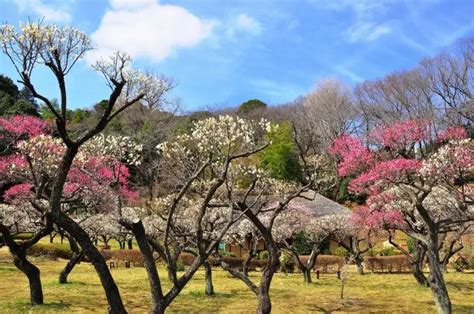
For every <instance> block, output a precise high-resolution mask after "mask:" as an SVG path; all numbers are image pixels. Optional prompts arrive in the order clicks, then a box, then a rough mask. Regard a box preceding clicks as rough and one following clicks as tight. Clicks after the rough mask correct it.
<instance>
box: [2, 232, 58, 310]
mask: <svg viewBox="0 0 474 314" xmlns="http://www.w3.org/2000/svg"><path fill="white" fill-rule="evenodd" d="M47 224H48V225H49V227H46V228H45V229H43V230H41V231H39V232H38V233H36V234H35V236H33V238H31V239H30V240H29V241H30V242H28V243H27V242H23V243H20V244H18V243H16V242H15V240H14V239H13V237H12V235H11V233H10V231H9V229H8V228H7V227H6V226H4V225H2V224H1V223H0V233H1V234H2V235H3V241H4V242H5V244H6V245H7V246H8V248H9V249H10V253H11V254H12V256H13V263H14V264H15V266H16V267H17V268H18V269H19V270H21V271H22V272H23V273H24V274H25V275H26V277H27V278H28V282H29V285H30V302H31V304H43V288H42V286H41V277H40V270H39V269H38V267H36V266H35V265H33V264H32V263H30V262H29V261H28V259H27V258H26V250H27V249H28V248H29V247H31V246H32V245H33V244H35V243H37V242H38V241H39V240H40V239H41V238H42V237H44V236H46V235H47V234H48V233H49V232H50V228H51V225H50V224H49V223H47Z"/></svg>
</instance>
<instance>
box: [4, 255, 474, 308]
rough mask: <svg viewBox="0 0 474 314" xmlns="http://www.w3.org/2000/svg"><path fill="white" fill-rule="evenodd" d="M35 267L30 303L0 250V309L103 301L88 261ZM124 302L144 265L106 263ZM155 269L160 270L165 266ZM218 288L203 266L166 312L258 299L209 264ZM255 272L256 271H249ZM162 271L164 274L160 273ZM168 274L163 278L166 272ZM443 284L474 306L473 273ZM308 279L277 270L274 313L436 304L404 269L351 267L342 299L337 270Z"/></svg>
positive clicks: (144, 288) (145, 300)
mask: <svg viewBox="0 0 474 314" xmlns="http://www.w3.org/2000/svg"><path fill="white" fill-rule="evenodd" d="M35 264H36V265H38V267H39V268H40V269H41V273H42V280H43V287H44V295H45V305H42V306H31V305H29V304H28V296H29V291H28V284H27V279H26V277H25V276H24V275H23V274H22V273H20V272H19V271H18V270H17V269H16V268H15V267H14V265H13V264H12V262H11V258H10V256H9V253H8V251H7V249H6V248H2V249H0V312H1V313H65V312H68V313H70V312H76V313H77V312H80V313H90V312H102V313H104V312H105V311H106V308H107V304H106V301H105V297H104V294H103V291H102V287H101V285H100V283H99V280H98V278H97V276H96V274H95V271H94V269H93V267H92V266H91V265H90V264H87V263H82V264H80V265H78V266H77V268H76V269H75V270H74V271H73V272H72V274H71V275H70V283H69V284H65V285H60V284H58V281H57V277H58V274H59V271H60V270H61V268H62V267H63V265H64V264H65V261H64V260H59V261H41V260H35ZM112 273H113V276H114V278H115V280H116V282H117V284H118V286H119V288H120V291H121V294H122V298H123V300H124V303H125V306H126V307H127V309H128V310H129V312H131V313H145V312H147V310H148V309H149V306H150V298H149V290H148V281H147V278H146V274H145V270H144V269H143V268H130V269H126V268H118V269H113V270H112ZM161 274H164V272H163V270H162V272H161ZM213 275H214V287H215V289H216V292H217V294H216V295H215V296H213V297H208V296H205V295H204V293H203V290H204V273H203V272H202V271H201V272H199V273H197V275H196V277H195V278H194V279H193V280H192V282H191V283H190V284H189V285H188V286H187V287H186V289H185V290H184V291H183V293H182V294H181V295H180V296H179V297H178V298H177V299H176V300H175V302H174V303H173V304H172V306H171V307H170V312H201V313H202V312H226V313H230V312H232V313H248V312H253V311H254V309H255V305H256V299H255V296H254V295H253V294H251V293H250V291H249V290H248V289H247V288H246V287H245V286H244V284H243V283H241V282H240V281H238V280H236V279H233V278H232V277H230V276H229V275H228V274H227V273H226V272H224V271H222V270H219V269H216V270H215V271H214V274H213ZM258 275H259V274H258V273H254V276H255V278H257V276H258ZM163 277H166V276H163ZM165 280H166V279H165ZM446 280H447V282H448V286H449V287H448V288H449V291H450V295H451V298H452V301H453V304H454V313H474V274H460V273H454V272H451V273H448V274H447V275H446ZM315 281H316V282H315V283H313V284H310V285H306V284H304V283H303V282H302V277H301V274H290V275H284V274H281V273H278V274H277V275H276V277H275V279H274V281H273V283H272V290H271V296H272V301H273V308H274V312H275V313H290V312H291V313H309V312H325V313H329V312H333V311H334V312H338V313H344V312H357V311H359V312H363V313H367V312H372V313H377V312H378V313H432V312H434V303H433V301H432V299H431V292H430V290H429V289H425V288H422V287H420V286H418V285H417V284H416V283H415V280H414V279H413V278H412V277H411V275H409V274H386V275H380V274H367V275H365V276H359V275H357V274H355V273H351V275H350V278H349V282H348V284H347V288H346V293H345V295H346V297H345V298H344V299H343V300H341V299H340V297H339V294H340V282H339V281H338V280H337V278H336V276H335V275H331V274H327V275H322V277H321V279H320V280H315Z"/></svg>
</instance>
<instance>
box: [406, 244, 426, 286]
mask: <svg viewBox="0 0 474 314" xmlns="http://www.w3.org/2000/svg"><path fill="white" fill-rule="evenodd" d="M418 242H419V241H417V243H416V247H415V252H414V253H415V254H414V256H413V259H412V260H411V261H410V264H411V271H412V273H413V276H414V277H415V279H416V281H417V282H418V283H419V284H420V285H422V286H425V287H429V286H430V283H429V281H428V278H426V276H425V274H424V273H423V263H424V261H425V256H426V249H425V248H424V247H423V246H422V245H421V244H420V243H418Z"/></svg>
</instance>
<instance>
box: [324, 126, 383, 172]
mask: <svg viewBox="0 0 474 314" xmlns="http://www.w3.org/2000/svg"><path fill="white" fill-rule="evenodd" d="M328 153H329V154H331V155H334V156H337V157H338V158H339V159H340V163H339V168H338V172H339V175H340V176H350V175H353V174H355V173H357V172H360V171H363V170H365V169H367V168H368V167H369V166H370V165H371V164H372V162H373V159H374V154H373V153H372V152H371V151H369V150H368V149H367V148H366V147H365V146H364V144H363V143H362V141H360V140H359V139H358V138H356V137H353V136H350V135H342V136H341V137H339V138H338V139H336V140H335V141H334V142H333V143H332V144H331V145H330V146H329V148H328Z"/></svg>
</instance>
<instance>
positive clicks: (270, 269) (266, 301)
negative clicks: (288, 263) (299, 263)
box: [256, 233, 280, 314]
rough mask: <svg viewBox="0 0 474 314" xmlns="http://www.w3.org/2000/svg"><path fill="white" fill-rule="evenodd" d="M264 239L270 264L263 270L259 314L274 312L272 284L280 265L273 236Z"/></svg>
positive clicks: (264, 236) (259, 290) (258, 296)
mask: <svg viewBox="0 0 474 314" xmlns="http://www.w3.org/2000/svg"><path fill="white" fill-rule="evenodd" d="M262 235H263V234H262ZM263 238H264V241H265V245H266V248H267V251H268V264H267V266H266V267H265V268H264V269H263V273H262V278H261V279H260V285H259V287H258V293H257V299H258V306H257V311H256V312H257V313H258V314H268V313H270V312H271V311H272V302H271V300H270V284H271V282H272V279H273V275H274V274H275V272H276V271H277V269H278V265H279V264H280V260H279V256H278V248H277V247H276V245H275V243H274V241H273V239H272V238H271V234H270V233H269V234H265V235H263Z"/></svg>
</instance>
